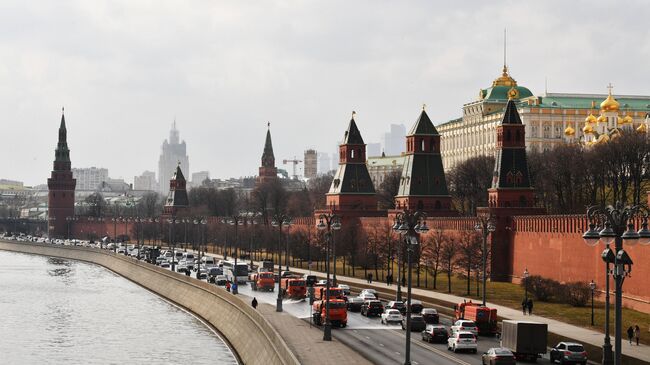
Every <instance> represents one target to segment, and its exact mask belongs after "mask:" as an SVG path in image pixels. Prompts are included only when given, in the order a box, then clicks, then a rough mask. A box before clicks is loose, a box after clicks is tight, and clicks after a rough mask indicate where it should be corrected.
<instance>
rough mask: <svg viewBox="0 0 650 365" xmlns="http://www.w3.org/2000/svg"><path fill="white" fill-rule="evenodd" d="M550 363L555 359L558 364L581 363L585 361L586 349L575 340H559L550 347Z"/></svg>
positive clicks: (583, 364)
mask: <svg viewBox="0 0 650 365" xmlns="http://www.w3.org/2000/svg"><path fill="white" fill-rule="evenodd" d="M550 358H551V363H555V362H556V361H557V362H559V363H560V364H582V365H585V364H586V363H587V351H585V348H584V347H583V346H582V345H581V344H579V343H575V342H560V343H558V344H557V345H556V346H555V347H553V348H552V349H551V353H550Z"/></svg>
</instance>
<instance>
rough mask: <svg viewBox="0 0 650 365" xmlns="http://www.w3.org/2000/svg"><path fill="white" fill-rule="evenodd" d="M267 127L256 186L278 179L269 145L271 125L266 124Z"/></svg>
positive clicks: (271, 146) (271, 148)
mask: <svg viewBox="0 0 650 365" xmlns="http://www.w3.org/2000/svg"><path fill="white" fill-rule="evenodd" d="M267 127H268V129H267V130H266V141H265V142H264V152H262V166H260V173H259V176H258V177H257V182H258V184H264V183H267V182H271V181H275V180H276V179H277V178H278V169H277V168H276V167H275V156H274V155H273V144H272V143H271V123H268V124H267Z"/></svg>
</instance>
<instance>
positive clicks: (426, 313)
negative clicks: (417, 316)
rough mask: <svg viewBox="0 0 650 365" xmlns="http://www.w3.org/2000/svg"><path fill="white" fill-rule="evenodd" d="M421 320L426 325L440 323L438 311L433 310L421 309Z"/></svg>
mask: <svg viewBox="0 0 650 365" xmlns="http://www.w3.org/2000/svg"><path fill="white" fill-rule="evenodd" d="M422 318H424V321H425V322H426V323H427V324H438V323H440V315H439V314H438V311H437V310H435V309H433V308H424V309H422Z"/></svg>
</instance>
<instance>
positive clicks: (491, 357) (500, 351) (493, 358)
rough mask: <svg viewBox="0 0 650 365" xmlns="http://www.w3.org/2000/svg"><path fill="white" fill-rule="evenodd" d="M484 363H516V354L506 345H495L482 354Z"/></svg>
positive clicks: (510, 364)
mask: <svg viewBox="0 0 650 365" xmlns="http://www.w3.org/2000/svg"><path fill="white" fill-rule="evenodd" d="M481 363H482V364H483V365H515V364H516V363H517V359H515V354H513V353H512V351H510V350H508V349H507V348H505V347H493V348H491V349H489V350H487V352H484V353H483V355H482V356H481Z"/></svg>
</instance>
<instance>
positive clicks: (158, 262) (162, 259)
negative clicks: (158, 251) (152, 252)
mask: <svg viewBox="0 0 650 365" xmlns="http://www.w3.org/2000/svg"><path fill="white" fill-rule="evenodd" d="M163 261H167V260H165V258H164V257H161V256H158V257H156V265H160V264H162V262H163Z"/></svg>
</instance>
